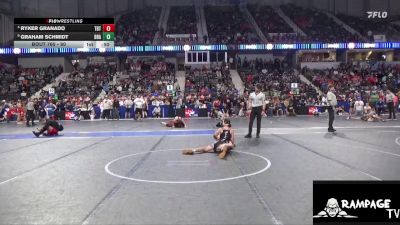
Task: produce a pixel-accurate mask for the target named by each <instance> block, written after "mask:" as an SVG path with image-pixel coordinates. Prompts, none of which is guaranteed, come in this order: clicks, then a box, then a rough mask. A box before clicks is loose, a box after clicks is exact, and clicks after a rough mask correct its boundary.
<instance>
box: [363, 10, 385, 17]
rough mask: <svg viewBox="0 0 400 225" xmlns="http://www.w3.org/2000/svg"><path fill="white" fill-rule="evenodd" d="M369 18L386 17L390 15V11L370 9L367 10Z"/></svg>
mask: <svg viewBox="0 0 400 225" xmlns="http://www.w3.org/2000/svg"><path fill="white" fill-rule="evenodd" d="M367 15H368V19H374V18H379V19H386V18H387V17H388V13H387V12H386V11H368V12H367Z"/></svg>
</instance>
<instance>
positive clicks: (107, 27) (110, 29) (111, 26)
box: [103, 24, 115, 32]
mask: <svg viewBox="0 0 400 225" xmlns="http://www.w3.org/2000/svg"><path fill="white" fill-rule="evenodd" d="M114 31H115V26H114V24H103V32H114Z"/></svg>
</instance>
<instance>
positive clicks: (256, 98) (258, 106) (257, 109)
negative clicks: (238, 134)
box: [244, 84, 265, 138]
mask: <svg viewBox="0 0 400 225" xmlns="http://www.w3.org/2000/svg"><path fill="white" fill-rule="evenodd" d="M261 90H262V85H261V84H257V85H256V87H255V92H252V93H251V94H250V96H249V102H248V109H249V110H251V113H250V121H249V133H248V134H247V135H246V136H244V137H245V138H251V132H252V130H253V123H254V119H255V118H256V116H257V134H256V137H257V138H260V131H261V117H262V116H264V115H265V95H264V93H262V92H261Z"/></svg>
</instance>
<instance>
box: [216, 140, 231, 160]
mask: <svg viewBox="0 0 400 225" xmlns="http://www.w3.org/2000/svg"><path fill="white" fill-rule="evenodd" d="M233 147H234V146H233V144H232V143H231V142H230V143H226V144H222V145H220V146H219V147H218V148H219V149H221V153H219V158H220V159H224V158H225V157H226V155H227V154H228V153H229V151H230V150H232V149H233Z"/></svg>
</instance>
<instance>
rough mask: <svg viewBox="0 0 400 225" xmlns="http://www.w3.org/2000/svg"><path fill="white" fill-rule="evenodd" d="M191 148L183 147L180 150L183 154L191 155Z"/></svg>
mask: <svg viewBox="0 0 400 225" xmlns="http://www.w3.org/2000/svg"><path fill="white" fill-rule="evenodd" d="M193 153H194V152H193V150H192V149H184V150H183V151H182V154H184V155H193Z"/></svg>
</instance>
